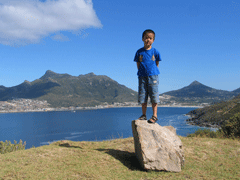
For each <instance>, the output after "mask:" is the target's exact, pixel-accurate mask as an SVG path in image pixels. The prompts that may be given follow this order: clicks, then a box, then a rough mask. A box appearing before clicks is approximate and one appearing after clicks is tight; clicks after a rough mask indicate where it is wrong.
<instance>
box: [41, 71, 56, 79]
mask: <svg viewBox="0 0 240 180" xmlns="http://www.w3.org/2000/svg"><path fill="white" fill-rule="evenodd" d="M56 75H57V73H55V72H53V71H51V70H47V71H46V73H45V74H44V75H43V76H42V77H41V78H40V79H48V78H50V77H53V76H56Z"/></svg>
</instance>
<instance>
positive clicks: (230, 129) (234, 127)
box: [221, 113, 240, 138]
mask: <svg viewBox="0 0 240 180" xmlns="http://www.w3.org/2000/svg"><path fill="white" fill-rule="evenodd" d="M221 130H222V131H223V133H224V134H225V136H226V137H231V138H234V137H240V113H236V114H234V116H233V117H231V118H230V119H229V120H227V121H226V122H225V123H224V125H223V126H222V127H221Z"/></svg>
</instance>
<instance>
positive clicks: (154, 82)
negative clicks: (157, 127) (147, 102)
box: [148, 75, 159, 123]
mask: <svg viewBox="0 0 240 180" xmlns="http://www.w3.org/2000/svg"><path fill="white" fill-rule="evenodd" d="M158 84H159V81H158V76H157V75H154V76H150V77H149V95H150V98H151V102H152V110H153V116H152V118H151V119H149V120H148V122H150V123H155V122H156V121H157V120H158V119H157V104H158V102H159V93H158Z"/></svg>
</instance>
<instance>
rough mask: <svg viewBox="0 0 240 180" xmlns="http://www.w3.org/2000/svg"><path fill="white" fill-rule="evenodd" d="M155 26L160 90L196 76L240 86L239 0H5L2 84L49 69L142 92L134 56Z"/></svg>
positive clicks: (0, 4)
mask: <svg viewBox="0 0 240 180" xmlns="http://www.w3.org/2000/svg"><path fill="white" fill-rule="evenodd" d="M149 28H150V29H153V30H154V31H155V33H156V39H155V42H154V43H153V47H155V48H156V49H158V50H159V51H160V54H161V58H162V61H161V62H160V66H159V69H160V72H161V74H160V75H159V80H160V85H159V92H160V93H163V92H167V91H171V90H176V89H180V88H182V87H184V86H187V85H189V84H190V83H191V82H193V81H195V80H197V81H199V82H201V83H203V84H205V85H207V86H210V87H213V88H216V89H222V90H228V91H232V90H235V89H237V88H239V87H240V83H239V82H240V68H239V67H240V50H239V49H240V39H239V37H240V30H239V29H240V1H239V0H233V1H231V0H230V1H229V0H195V1H192V0H182V1H179V0H169V1H163V0H148V1H146V0H121V1H114V0H112V1H110V0H92V1H91V0H47V1H45V0H42V1H38V0H0V55H1V66H0V85H3V86H5V87H12V86H16V85H19V84H21V83H22V82H24V80H28V81H34V80H35V79H38V78H40V77H41V76H42V75H44V73H45V72H46V71H47V70H52V71H54V72H56V73H68V74H70V75H73V76H78V75H80V74H87V73H90V72H93V73H95V74H96V75H107V76H108V77H110V78H112V79H114V80H116V81H118V82H119V83H120V84H123V85H125V86H127V87H129V88H131V89H133V90H136V91H137V86H138V82H137V81H138V80H137V67H136V63H135V62H133V58H134V55H135V52H136V51H137V49H139V48H141V47H142V46H143V42H142V38H141V35H142V32H143V31H144V30H145V29H149Z"/></svg>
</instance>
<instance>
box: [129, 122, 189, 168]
mask: <svg viewBox="0 0 240 180" xmlns="http://www.w3.org/2000/svg"><path fill="white" fill-rule="evenodd" d="M132 130H133V137H134V146H135V153H136V155H137V158H138V160H139V162H140V164H141V166H142V167H143V168H144V169H145V170H157V171H171V172H180V171H181V167H182V166H183V165H184V154H183V149H182V142H181V140H180V138H179V137H178V136H177V135H176V130H175V128H173V127H172V126H165V127H162V126H160V125H159V124H157V123H155V124H149V123H148V122H147V121H143V120H134V121H132Z"/></svg>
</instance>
